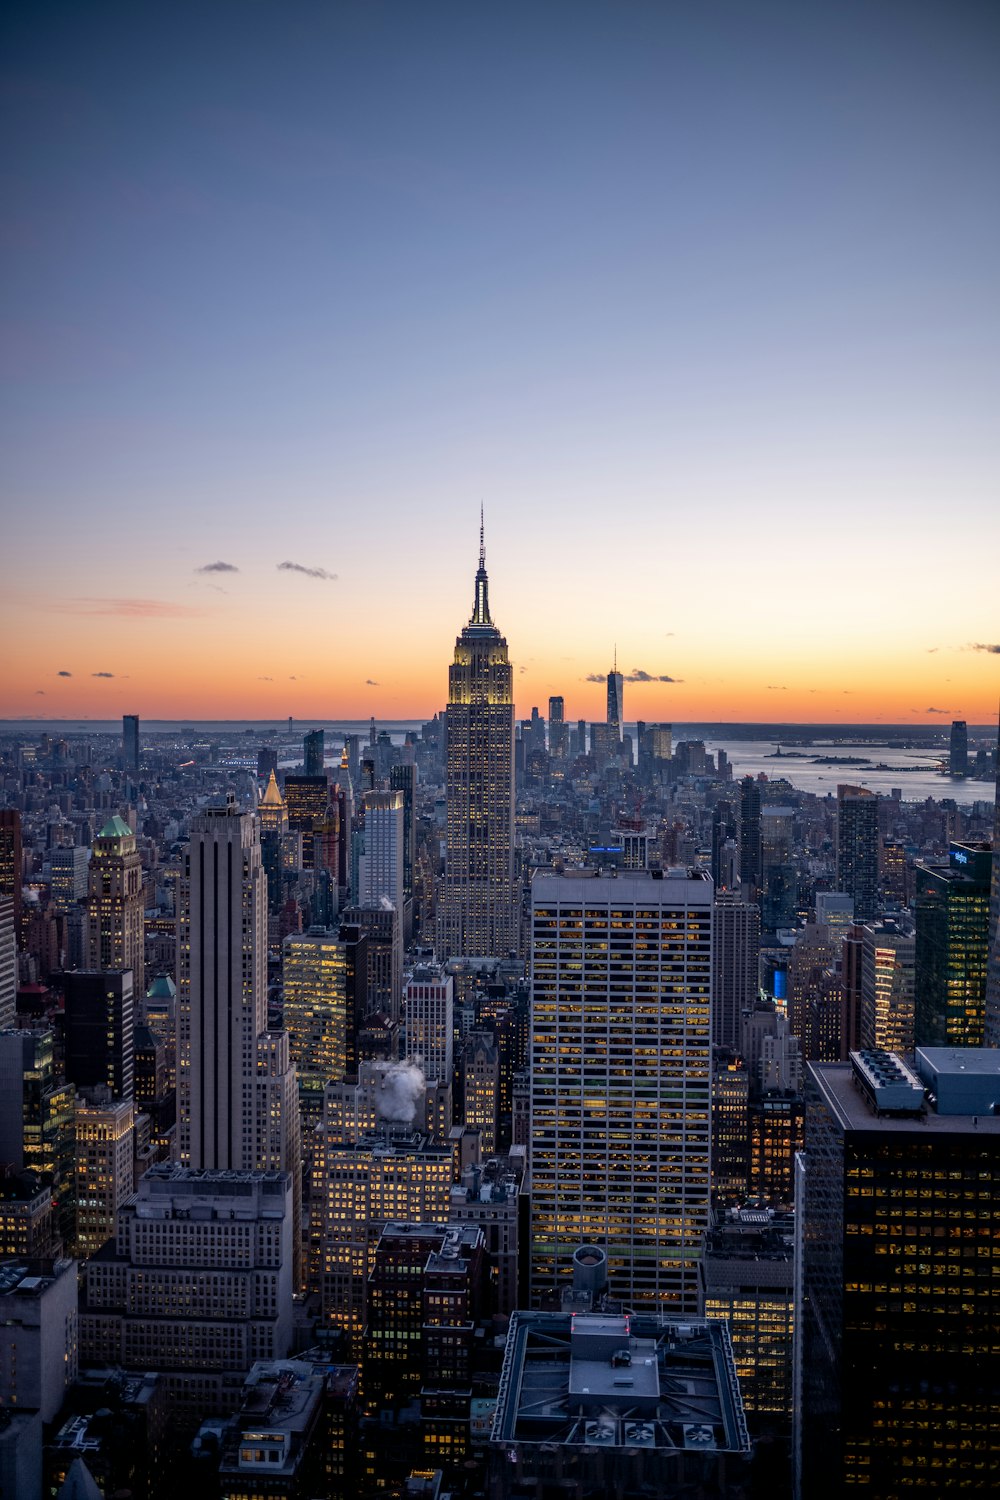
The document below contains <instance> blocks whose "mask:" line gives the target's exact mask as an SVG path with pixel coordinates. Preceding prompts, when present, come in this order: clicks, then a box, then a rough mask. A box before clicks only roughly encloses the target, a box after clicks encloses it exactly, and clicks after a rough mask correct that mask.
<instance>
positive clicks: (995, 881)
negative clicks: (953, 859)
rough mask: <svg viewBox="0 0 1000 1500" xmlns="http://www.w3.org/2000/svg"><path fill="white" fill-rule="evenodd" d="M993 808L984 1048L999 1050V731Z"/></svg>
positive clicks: (999, 732)
mask: <svg viewBox="0 0 1000 1500" xmlns="http://www.w3.org/2000/svg"><path fill="white" fill-rule="evenodd" d="M996 755H997V775H996V793H995V802H994V809H993V875H992V879H991V881H990V925H989V935H988V938H987V959H986V1026H985V1031H986V1045H987V1047H1000V730H998V733H997V751H996Z"/></svg>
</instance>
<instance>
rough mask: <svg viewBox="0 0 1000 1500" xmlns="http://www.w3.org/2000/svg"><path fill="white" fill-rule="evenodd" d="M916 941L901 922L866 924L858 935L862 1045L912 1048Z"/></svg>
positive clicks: (883, 1048) (888, 1049)
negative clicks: (859, 947) (859, 939)
mask: <svg viewBox="0 0 1000 1500" xmlns="http://www.w3.org/2000/svg"><path fill="white" fill-rule="evenodd" d="M915 963H916V940H915V937H914V934H913V932H912V931H911V930H909V929H908V928H907V927H905V926H904V925H903V924H902V923H900V922H890V921H885V922H879V923H871V924H868V925H866V926H865V927H864V928H863V929H862V934H861V1045H862V1047H865V1048H869V1049H874V1050H875V1051H880V1052H902V1053H908V1052H912V1051H913V1046H914V1040H915V1037H914V1024H915V1014H914V1004H915V1001H914V966H915Z"/></svg>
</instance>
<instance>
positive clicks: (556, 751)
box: [549, 697, 569, 760]
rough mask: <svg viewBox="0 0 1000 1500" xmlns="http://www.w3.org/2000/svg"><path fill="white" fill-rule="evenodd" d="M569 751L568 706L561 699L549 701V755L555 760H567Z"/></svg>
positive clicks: (556, 698)
mask: <svg viewBox="0 0 1000 1500" xmlns="http://www.w3.org/2000/svg"><path fill="white" fill-rule="evenodd" d="M568 749H569V725H568V724H567V723H566V704H565V701H564V700H563V699H562V698H561V697H554V698H550V699H549V754H550V755H551V756H552V758H553V760H565V758H566V754H567V751H568Z"/></svg>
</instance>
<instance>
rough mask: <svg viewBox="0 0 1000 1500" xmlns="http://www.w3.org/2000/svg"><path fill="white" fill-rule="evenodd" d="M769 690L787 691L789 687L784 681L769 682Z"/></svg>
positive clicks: (772, 691) (773, 691) (774, 691)
mask: <svg viewBox="0 0 1000 1500" xmlns="http://www.w3.org/2000/svg"><path fill="white" fill-rule="evenodd" d="M767 691H768V692H769V693H787V692H788V689H787V687H786V686H785V684H784V683H783V682H781V683H778V682H769V683H768V685H767Z"/></svg>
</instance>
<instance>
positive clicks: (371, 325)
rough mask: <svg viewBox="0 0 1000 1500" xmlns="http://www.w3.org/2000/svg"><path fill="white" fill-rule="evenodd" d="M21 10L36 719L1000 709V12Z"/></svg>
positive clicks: (21, 697)
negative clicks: (494, 701) (477, 647)
mask: <svg viewBox="0 0 1000 1500" xmlns="http://www.w3.org/2000/svg"><path fill="white" fill-rule="evenodd" d="M0 24H2V31H0V49H2V56H3V75H4V76H3V97H4V115H3V129H2V155H3V203H4V212H3V220H4V226H3V236H2V265H0V272H2V274H0V302H2V320H3V326H2V330H0V334H2V336H0V345H2V353H0V359H2V379H3V399H2V413H0V441H2V444H3V452H4V458H3V461H2V474H0V478H2V496H3V501H2V503H3V526H2V533H0V535H2V538H3V547H2V553H3V577H4V588H3V599H2V601H0V607H2V611H3V618H2V622H0V629H2V639H3V641H4V642H5V644H6V648H7V649H4V650H3V651H2V652H0V655H2V658H3V660H2V665H0V716H3V717H15V716H18V715H30V716H31V717H40V716H42V715H51V716H53V717H57V718H60V717H76V716H82V715H84V714H89V715H91V716H93V717H99V718H106V717H115V716H117V715H118V714H120V713H122V712H139V713H141V714H142V715H143V716H144V717H148V718H176V717H184V718H188V719H191V718H198V717H204V718H223V717H233V718H236V717H253V718H279V717H284V716H285V715H286V714H294V715H295V716H296V718H301V719H308V718H311V717H315V718H324V719H327V718H335V717H344V718H355V717H363V716H367V715H368V714H369V713H375V714H376V715H377V716H378V717H380V718H384V719H399V718H407V717H416V716H422V715H424V714H430V713H431V712H433V711H434V710H435V709H436V708H438V707H440V706H441V705H442V704H443V702H444V701H445V697H446V691H447V665H448V661H449V659H450V656H451V651H452V648H453V644H454V638H455V635H456V633H457V632H458V630H459V629H460V628H461V626H462V624H463V623H464V621H465V620H466V619H467V618H468V615H469V611H470V609H471V605H472V590H473V574H474V571H475V565H476V554H477V548H478V524H479V505H480V502H482V503H483V504H484V506H485V510H486V530H487V553H488V564H489V571H490V599H491V604H492V607H493V614H494V618H495V619H496V621H497V623H498V624H499V625H500V627H501V629H502V630H503V631H504V633H505V635H506V637H507V640H508V642H509V646H510V653H511V660H512V661H513V662H514V664H515V668H514V670H515V686H516V697H517V705H518V712H519V713H521V714H526V713H528V712H529V711H530V708H531V705H532V704H538V705H539V706H540V707H541V709H542V712H543V713H544V712H545V711H546V701H547V698H548V696H549V694H550V693H557V692H561V693H563V694H564V695H565V698H566V706H567V715H568V716H571V717H577V716H586V717H587V718H600V717H603V712H604V689H603V687H602V686H601V685H600V684H599V683H590V682H587V681H586V679H587V677H588V675H591V674H600V673H602V672H605V671H606V670H607V668H608V666H609V665H610V661H611V655H612V651H613V649H614V647H615V645H616V644H617V650H618V661H619V665H620V666H621V667H622V668H623V669H624V670H625V671H626V672H631V673H633V674H635V672H636V671H637V670H639V671H641V672H643V673H648V674H649V675H650V676H656V677H660V676H670V677H673V678H675V679H676V681H674V682H672V683H664V682H655V683H652V682H651V683H639V684H633V685H630V687H629V688H628V689H627V698H626V712H627V715H628V717H629V718H634V717H642V718H646V719H650V720H658V719H666V720H678V721H685V720H687V721H691V720H730V721H734V720H743V719H747V720H749V719H753V720H761V719H764V720H766V719H774V720H784V721H788V720H793V719H803V720H824V721H827V722H830V721H834V720H836V718H837V717H838V716H840V717H842V718H843V719H844V721H845V722H850V723H857V722H864V721H867V720H872V719H875V718H877V717H883V718H885V719H886V720H888V721H892V722H905V721H909V720H912V721H916V722H934V721H935V720H934V715H933V714H931V709H936V710H938V712H939V715H941V714H946V715H947V716H948V717H949V718H950V717H964V718H967V719H968V720H969V721H970V722H977V723H983V722H989V721H991V720H993V719H994V718H995V714H996V706H997V699H998V693H1000V482H998V472H1000V470H998V457H1000V441H998V432H1000V421H998V413H1000V192H998V173H997V161H998V155H1000V151H998V148H1000V88H998V85H997V80H998V77H1000V8H998V7H997V6H995V5H992V4H986V3H982V4H972V3H963V0H957V3H947V4H946V3H935V4H930V3H926V4H925V3H917V0H909V3H905V0H903V3H878V0H864V3H852V0H846V3H837V4H833V3H830V4H825V5H824V4H795V3H789V4H782V5H778V4H767V3H742V4H737V3H726V4H723V3H712V0H701V3H696V0H691V3H676V4H674V3H669V0H657V3H652V0H650V3H637V0H633V3H615V4H613V3H604V4H591V3H587V0H583V3H579V0H576V3H569V0H566V3H547V4H546V3H542V4H527V3H511V0H506V3H502V4H501V3H481V4H472V3H464V4H444V3H435V0H428V3H403V0H399V3H395V4H378V3H370V4H356V5H355V4H346V3H338V4H329V3H324V4H304V3H298V0H288V3H285V4H278V3H271V0H259V3H246V0H243V3H226V0H208V3H198V4H194V3H183V0H172V3H169V4H165V3H161V4H148V5H141V6H135V5H117V4H102V3H99V0H98V3H94V4H88V5H79V4H46V3H44V0H38V3H20V4H12V5H8V6H7V7H5V8H4V15H3V20H2V23H0ZM288 562H292V563H295V564H297V565H298V567H296V568H282V567H280V566H279V565H280V564H282V563H288ZM217 563H227V564H229V565H230V566H229V568H228V569H218V568H217V569H213V570H210V571H204V570H205V568H206V567H207V565H210V564H217ZM302 569H311V570H313V571H314V572H315V570H321V572H322V573H325V574H327V575H336V576H310V574H309V573H308V572H304V571H301V570H302ZM234 570H236V571H234ZM988 648H992V649H988ZM63 674H71V675H63ZM95 674H97V675H95ZM105 674H106V675H105ZM123 679H126V680H123Z"/></svg>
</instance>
